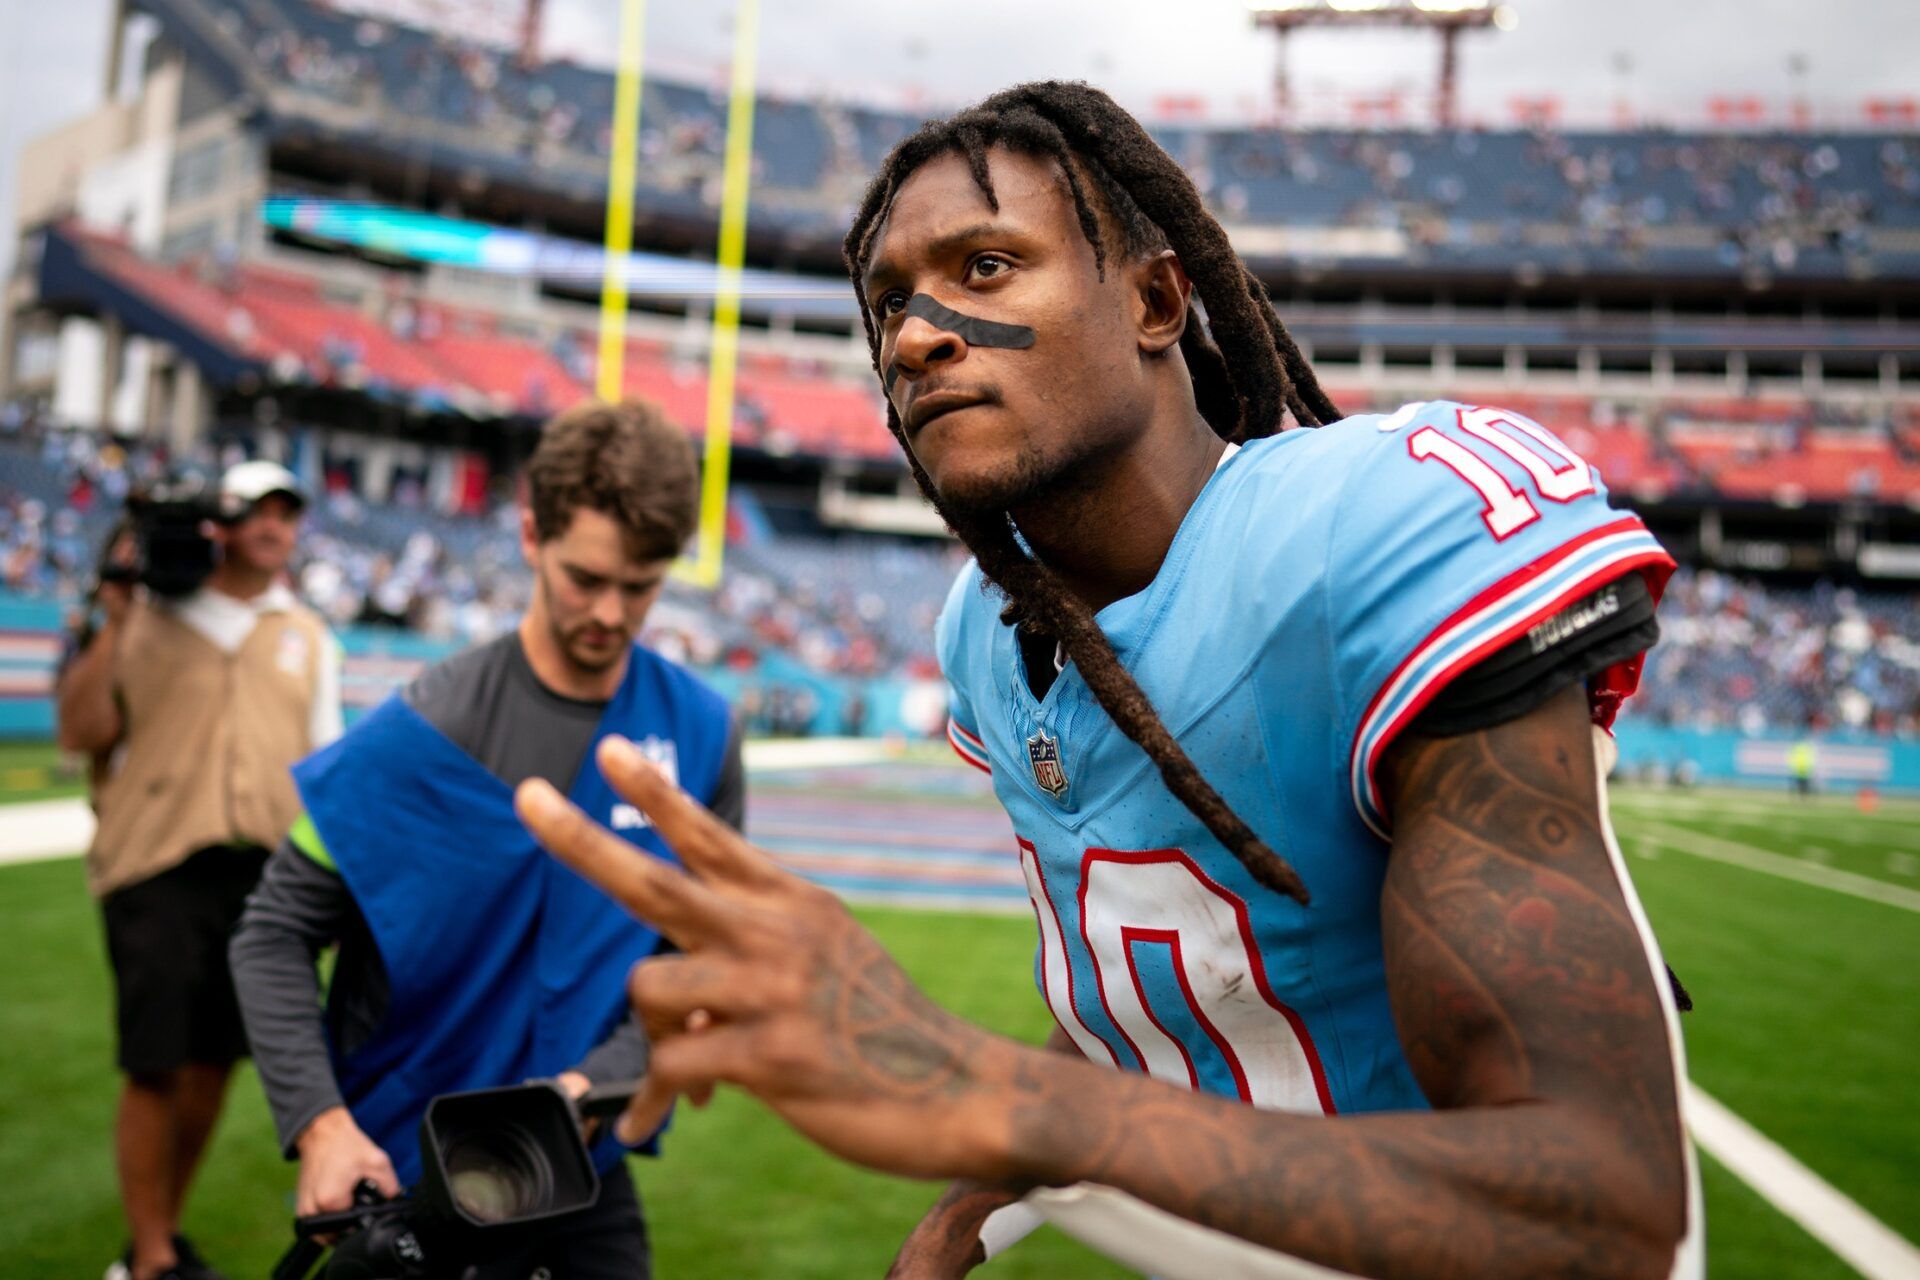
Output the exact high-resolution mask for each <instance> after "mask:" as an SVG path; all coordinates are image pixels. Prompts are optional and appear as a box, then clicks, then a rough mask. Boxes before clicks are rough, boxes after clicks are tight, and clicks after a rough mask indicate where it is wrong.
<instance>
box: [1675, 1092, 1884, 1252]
mask: <svg viewBox="0 0 1920 1280" xmlns="http://www.w3.org/2000/svg"><path fill="white" fill-rule="evenodd" d="M1687 1105H1688V1110H1689V1114H1690V1115H1691V1117H1692V1121H1693V1137H1694V1140H1695V1141H1696V1142H1698V1143H1699V1144H1700V1147H1701V1149H1702V1150H1704V1151H1706V1152H1707V1153H1708V1154H1709V1155H1711V1156H1712V1157H1713V1158H1714V1159H1716V1160H1718V1161H1719V1162H1720V1163H1721V1164H1723V1165H1725V1166H1726V1167H1727V1168H1728V1169H1729V1170H1731V1171H1732V1172H1733V1174H1734V1175H1735V1176H1736V1177H1738V1178H1739V1179H1740V1181H1742V1182H1744V1183H1746V1184H1747V1185H1748V1186H1750V1187H1752V1188H1753V1189H1754V1190H1755V1191H1757V1192H1759V1193H1760V1195H1761V1196H1762V1197H1763V1198H1765V1199H1766V1201H1767V1203H1769V1204H1771V1205H1772V1206H1773V1207H1774V1208H1776V1209H1778V1210H1779V1211H1780V1212H1781V1213H1783V1214H1785V1215H1786V1216H1787V1217H1789V1218H1791V1219H1793V1220H1794V1221H1795V1222H1797V1223H1799V1224H1800V1225H1801V1226H1802V1227H1804V1228H1805V1229H1806V1231H1807V1233H1808V1234H1809V1235H1811V1236H1812V1237H1813V1238H1814V1239H1815V1240H1818V1241H1819V1242H1820V1243H1821V1244H1824V1245H1825V1246H1827V1248H1829V1249H1831V1250H1833V1251H1834V1253H1836V1254H1838V1255H1839V1256H1840V1258H1841V1259H1842V1260H1843V1261H1844V1262H1846V1264H1847V1265H1848V1266H1850V1267H1852V1268H1853V1269H1854V1270H1855V1271H1858V1272H1859V1273H1860V1274H1861V1275H1863V1276H1866V1277H1867V1280H1920V1249H1915V1248H1914V1247H1913V1245H1912V1244H1911V1243H1910V1242H1909V1241H1908V1240H1907V1239H1906V1238H1905V1237H1904V1236H1902V1235H1900V1234H1899V1233H1898V1232H1896V1231H1894V1230H1893V1228H1891V1227H1889V1226H1887V1224H1886V1223H1884V1222H1882V1221H1880V1219H1878V1218H1876V1217H1874V1216H1873V1215H1872V1214H1870V1213H1868V1212H1867V1211H1866V1210H1865V1209H1862V1208H1861V1207H1860V1206H1859V1205H1857V1204H1855V1203H1854V1202H1853V1201H1852V1200H1850V1199H1848V1198H1847V1197H1846V1196H1845V1195H1842V1194H1841V1193H1840V1192H1839V1191H1836V1190H1835V1189H1834V1188H1833V1186H1832V1184H1830V1183H1828V1182H1827V1181H1826V1180H1825V1179H1823V1178H1821V1177H1820V1175H1819V1174H1817V1173H1815V1172H1814V1171H1813V1170H1811V1169H1809V1168H1807V1166H1805V1165H1803V1164H1801V1163H1800V1162H1799V1161H1798V1160H1795V1159H1794V1158H1793V1157H1792V1156H1791V1155H1789V1154H1787V1152H1786V1151H1785V1150H1784V1149H1783V1148H1782V1147H1781V1146H1780V1145H1779V1144H1778V1143H1776V1142H1774V1141H1773V1140H1772V1139H1770V1138H1768V1137H1767V1136H1766V1135H1765V1134H1763V1133H1761V1132H1760V1131H1759V1130H1757V1129H1755V1128H1754V1127H1753V1126H1752V1125H1750V1124H1748V1123H1747V1122H1746V1121H1745V1120H1742V1119H1741V1118H1740V1117H1739V1116H1737V1115H1735V1114H1734V1113H1733V1112H1731V1111H1729V1110H1727V1109H1726V1108H1725V1107H1724V1106H1722V1105H1720V1103H1719V1102H1717V1101H1715V1100H1714V1099H1713V1098H1712V1097H1711V1096H1709V1095H1708V1094H1707V1093H1706V1092H1705V1091H1704V1090H1702V1089H1701V1088H1700V1086H1698V1085H1695V1084H1689V1085H1688V1086H1687Z"/></svg>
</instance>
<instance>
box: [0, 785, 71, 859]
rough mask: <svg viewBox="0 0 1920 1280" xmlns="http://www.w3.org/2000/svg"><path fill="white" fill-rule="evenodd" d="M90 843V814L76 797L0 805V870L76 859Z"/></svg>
mask: <svg viewBox="0 0 1920 1280" xmlns="http://www.w3.org/2000/svg"><path fill="white" fill-rule="evenodd" d="M92 843H93V810H92V809H91V808H89V807H88V805H87V802H86V801H85V800H82V799H80V798H79V797H78V796H69V797H68V798H66V799H64V800H23V801H21V802H20V803H18V804H9V805H0V866H4V865H7V864H10V863H15V862H43V861H46V860H48V859H51V858H77V857H79V856H80V853H81V851H82V850H84V849H85V848H86V847H87V846H88V845H90V844H92Z"/></svg>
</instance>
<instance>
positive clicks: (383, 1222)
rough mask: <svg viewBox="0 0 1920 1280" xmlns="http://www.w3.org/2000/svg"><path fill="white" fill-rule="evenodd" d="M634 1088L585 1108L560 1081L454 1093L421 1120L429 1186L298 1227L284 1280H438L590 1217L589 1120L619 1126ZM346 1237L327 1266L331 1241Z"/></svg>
mask: <svg viewBox="0 0 1920 1280" xmlns="http://www.w3.org/2000/svg"><path fill="white" fill-rule="evenodd" d="M632 1096H633V1090H632V1087H631V1086H606V1087H603V1088H600V1089H594V1090H591V1091H589V1092H588V1093H587V1094H586V1095H585V1096H584V1097H582V1098H581V1099H579V1101H577V1102H576V1101H574V1100H573V1099H571V1098H569V1097H568V1096H567V1095H566V1093H565V1092H563V1091H562V1090H561V1089H560V1087H559V1086H558V1085H556V1084H555V1083H554V1082H553V1081H551V1080H536V1081H532V1082H530V1083H528V1084H523V1085H510V1086H507V1087H505V1088H499V1089H476V1090H474V1091H472V1092H469V1093H445V1094H441V1095H440V1096H439V1097H437V1098H435V1099H433V1100H432V1101H431V1102H429V1103H428V1104H427V1113H426V1115H424V1116H422V1117H421V1120H420V1159H421V1174H420V1181H419V1183H418V1184H417V1185H416V1186H415V1187H414V1188H413V1189H412V1192H411V1194H409V1195H405V1196H401V1197H398V1198H396V1199H392V1200H383V1199H381V1198H380V1195H379V1192H378V1191H376V1190H375V1189H374V1187H373V1184H372V1183H369V1182H362V1183H361V1184H360V1186H359V1187H358V1188H356V1189H355V1192H354V1207H353V1208H351V1209H343V1210H340V1211H338V1212H336V1213H321V1214H314V1215H312V1216H310V1217H305V1218H296V1219H294V1223H293V1232H294V1235H296V1236H297V1237H299V1239H298V1241H297V1242H296V1243H295V1244H294V1246H293V1247H292V1248H291V1249H289V1250H288V1251H287V1252H286V1254H285V1255H284V1256H282V1257H281V1259H280V1261H279V1263H278V1264H277V1265H275V1267H274V1269H273V1280H306V1278H307V1277H308V1276H309V1275H314V1274H315V1272H314V1266H315V1264H316V1263H318V1262H320V1261H321V1259H322V1258H323V1257H325V1258H326V1263H325V1265H324V1266H323V1267H322V1268H321V1269H320V1271H319V1272H318V1273H317V1280H416V1277H418V1278H421V1280H435V1278H438V1277H457V1276H460V1275H461V1274H462V1273H464V1272H465V1270H466V1268H467V1267H468V1266H469V1265H470V1264H472V1263H474V1262H476V1261H483V1260H485V1259H487V1258H489V1257H492V1256H494V1255H496V1254H498V1253H501V1252H503V1251H506V1250H509V1249H512V1248H514V1247H516V1246H517V1245H519V1244H520V1243H522V1242H523V1241H524V1239H525V1237H526V1235H527V1234H528V1232H529V1230H530V1229H532V1228H534V1227H537V1226H539V1225H540V1224H542V1223H545V1222H549V1221H551V1220H553V1219H555V1218H559V1217H563V1216H565V1215H566V1214H569V1213H574V1212H576V1211H578V1210H581V1209H584V1208H587V1207H588V1206H589V1205H591V1204H593V1202H594V1201H595V1200H596V1199H597V1198H598V1197H599V1195H600V1175H599V1174H598V1173H596V1172H595V1171H594V1167H593V1158H592V1156H591V1155H590V1154H589V1153H588V1150H587V1141H586V1138H585V1137H584V1136H583V1134H582V1132H581V1124H582V1122H583V1121H584V1120H586V1119H588V1118H592V1117H596V1116H614V1115H618V1114H619V1113H620V1112H621V1111H622V1110H624V1109H625V1108H626V1104H627V1102H628V1100H629V1099H630V1098H631V1097H632ZM328 1236H333V1237H337V1239H336V1241H335V1243H334V1244H333V1246H332V1254H331V1256H327V1246H326V1245H324V1244H322V1243H321V1239H322V1238H323V1237H328Z"/></svg>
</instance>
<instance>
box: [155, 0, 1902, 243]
mask: <svg viewBox="0 0 1920 1280" xmlns="http://www.w3.org/2000/svg"><path fill="white" fill-rule="evenodd" d="M171 2H172V3H174V4H179V5H183V6H187V7H194V8H199V9H201V10H202V11H204V12H205V13H207V14H209V15H211V16H212V18H213V20H214V22H215V23H216V24H217V25H218V26H220V27H221V28H223V29H224V30H225V32H226V33H227V34H228V35H229V36H230V37H231V38H232V41H233V46H234V48H235V49H236V50H238V51H242V52H241V54H240V56H241V57H242V58H243V59H244V60H247V61H250V62H251V64H252V65H253V67H255V68H256V69H258V70H260V71H263V72H264V73H265V74H266V76H267V77H269V78H270V79H271V80H272V81H274V82H276V83H282V84H289V85H292V86H295V87H297V88H298V89H299V90H301V91H304V92H307V93H310V94H313V95H316V96H318V97H322V98H325V99H327V100H329V101H330V102H332V103H335V104H343V105H347V106H352V107H359V108H363V109H365V110H367V111H369V112H375V113H380V114H382V115H383V116H384V117H386V118H410V119H416V120H420V121H423V122H432V123H433V124H434V125H436V126H444V127H445V128H446V129H447V130H451V131H452V132H453V133H456V134H458V135H460V136H461V138H463V139H465V141H464V142H463V143H462V145H470V146H478V147H481V148H483V149H485V150H488V151H491V152H496V153H501V154H502V155H504V157H505V158H506V159H507V160H508V161H509V162H510V163H514V164H521V165H525V164H528V163H530V162H536V161H541V160H545V159H548V158H551V157H553V156H556V155H573V156H576V157H579V158H581V159H583V160H584V159H589V158H591V159H594V160H598V159H600V158H601V157H604V156H605V155H606V154H607V151H608V149H609V147H610V145H611V136H610V131H609V126H608V124H607V121H608V120H609V119H610V110H611V104H612V98H613V82H612V77H611V76H610V75H608V74H607V73H605V72H604V71H600V70H597V69H592V68H588V67H584V66H581V65H578V64H575V63H572V62H568V61H563V60H550V61H543V62H538V63H534V64H531V65H528V64H524V63H523V62H522V61H521V60H519V59H518V58H517V57H515V56H514V55H513V54H511V53H509V52H506V51H504V50H502V49H499V48H496V47H491V46H489V45H488V44H486V43H484V42H482V41H481V40H478V39H462V38H461V37H459V36H457V35H453V34H450V33H428V32H426V31H423V30H420V29H416V28H412V27H408V26H405V25H401V24H397V23H393V22H388V21H383V20H381V19H378V18H373V17H368V16H365V15H359V14H354V13H351V12H347V11H345V10H340V9H336V8H334V7H332V6H327V5H321V4H314V3H308V0H270V2H268V0H255V2H250V3H243V2H242V0H171ZM645 94H646V104H645V107H644V109H643V112H642V116H641V120H642V131H641V139H640V150H641V155H642V159H643V161H644V162H645V163H643V165H642V174H643V185H647V186H651V187H652V188H654V189H655V190H657V191H659V192H661V193H662V195H665V196H672V197H676V198H677V197H691V198H693V199H695V200H697V201H699V202H701V203H703V204H707V205H713V204H716V203H717V201H718V195H719V164H720V154H721V148H722V141H723V138H724V133H725V127H724V119H725V100H724V94H723V93H722V92H721V91H720V90H719V89H718V88H717V87H715V88H707V87H701V86H696V85H692V84H686V83H677V82H675V81H673V80H671V79H669V78H658V79H650V80H649V81H648V82H647V85H646V88H645ZM917 123H918V119H917V116H916V115H915V113H913V112H910V111H905V110H885V109H879V108H875V107H872V106H867V105H862V104H858V103H853V102H848V101H845V100H842V99H838V98H836V97H834V96H831V95H821V96H817V97H812V98H806V99H783V98H776V97H771V96H769V97H764V98H763V99H762V100H761V102H760V104H759V106H758V108H757V111H756V129H755V178H754V181H755V186H756V188H757V189H760V190H765V191H768V192H770V193H777V194H770V196H769V198H770V199H771V200H773V201H774V202H775V203H776V205H778V206H779V208H778V209H776V210H775V212H777V213H778V214H779V215H780V216H782V217H784V218H789V219H793V220H798V221H802V222H805V221H811V220H814V219H820V218H843V217H844V215H845V214H846V213H847V212H848V207H849V205H850V203H851V202H853V201H855V200H857V198H858V195H859V192H860V190H861V187H862V185H863V183H864V179H865V176H866V175H867V174H870V173H871V172H872V171H873V169H874V168H875V166H876V165H877V164H878V162H879V160H880V158H881V157H882V156H883V155H884V154H885V153H886V151H887V150H888V148H890V147H891V146H892V145H893V143H894V142H896V141H898V140H899V138H900V137H902V136H904V134H905V133H907V132H908V131H910V130H911V129H912V128H913V127H914V126H915V125H916V124H917ZM1154 132H1155V134H1156V136H1157V137H1158V138H1159V140H1160V141H1161V142H1162V143H1163V145H1165V146H1166V147H1167V149H1168V150H1169V151H1170V152H1171V153H1172V154H1174V155H1175V156H1176V157H1178V158H1179V159H1180V160H1181V161H1182V163H1183V164H1184V165H1185V166H1186V167H1187V169H1188V170H1189V172H1191V173H1192V174H1193V175H1194V177H1195V180H1196V182H1197V184H1198V185H1199V187H1200V189H1201V192H1202V194H1203V196H1204V197H1205V199H1206V200H1207V202H1208V204H1209V205H1210V206H1211V207H1212V209H1213V210H1214V212H1215V213H1217V214H1218V215H1219V216H1221V217H1222V218H1224V219H1225V220H1227V221H1228V222H1242V223H1244V222H1255V223H1260V222H1279V221H1284V222H1286V223H1289V224H1292V225H1308V226H1339V227H1346V228H1352V227H1374V228H1382V229H1388V230H1392V231H1395V232H1398V233H1400V234H1401V235H1402V236H1403V237H1404V238H1405V240H1406V241H1407V243H1409V244H1410V245H1413V246H1416V247H1419V248H1421V249H1425V250H1429V251H1447V252H1456V253H1478V252H1487V251H1493V252H1499V251H1512V250H1531V249H1546V248H1549V247H1552V246H1565V245H1568V244H1569V243H1571V244H1574V245H1577V246H1581V247H1585V248H1589V249H1595V250H1603V251H1609V252H1618V253H1622V254H1627V255H1635V254H1639V253H1642V252H1643V251H1646V250H1649V249H1659V250H1660V251H1662V252H1665V253H1676V252H1683V253H1687V254H1692V255H1699V256H1703V257H1705V258H1710V259H1714V260H1717V262H1718V263H1719V265H1720V266H1722V267H1726V268H1747V267H1766V268H1771V269H1774V270H1791V269H1793V268H1794V267H1795V266H1796V264H1798V263H1800V262H1801V260H1802V259H1817V260H1819V261H1820V262H1822V263H1824V264H1826V265H1828V266H1836V267H1837V266H1840V265H1842V264H1854V265H1861V264H1864V263H1866V262H1868V261H1871V260H1872V259H1873V258H1874V255H1875V248H1874V246H1873V245H1872V244H1871V243H1870V242H1869V233H1870V232H1872V231H1874V230H1876V229H1880V228H1892V229H1899V228H1911V227H1914V226H1917V225H1920V146H1916V145H1915V143H1914V141H1913V140H1912V139H1911V138H1909V137H1903V136H1901V135H1899V134H1897V133H1881V134H1877V135H1870V134H1859V133H1839V132H1827V133H1820V132H1814V131H1808V130H1795V131H1779V132H1761V131H1750V132H1738V133H1735V132H1721V133H1712V134H1704V133H1703V134H1680V133H1672V132H1666V131H1660V130H1651V129H1647V130H1631V131H1628V130H1613V131H1578V130H1571V129H1561V128H1559V127H1557V126H1556V125H1555V124H1553V123H1552V122H1551V119H1550V118H1549V117H1548V116H1545V115H1542V114H1541V113H1533V114H1532V115H1531V117H1530V120H1529V124H1528V126H1527V127H1526V128H1524V129H1515V128H1509V129H1505V130H1499V131H1493V130H1486V129H1480V128H1463V129H1455V130H1444V131H1434V132H1427V131H1415V130H1410V129H1404V128H1399V127H1389V128H1385V129H1379V128H1365V129H1319V128H1316V129H1287V130H1281V129H1272V128H1262V127H1248V126H1244V125H1241V126H1228V125H1221V126H1217V127H1216V126H1208V125H1201V124H1189V123H1167V124H1162V125H1159V126H1156V127H1155V129H1154ZM529 176H530V177H531V175H529ZM1541 226H1551V227H1552V228H1554V234H1552V235H1549V236H1546V237H1544V238H1541V237H1538V236H1536V235H1535V234H1534V228H1536V227H1541ZM1569 231H1571V233H1572V237H1573V238H1572V240H1571V241H1569V240H1568V238H1567V235H1566V233H1567V232H1569ZM1669 233H1671V234H1669Z"/></svg>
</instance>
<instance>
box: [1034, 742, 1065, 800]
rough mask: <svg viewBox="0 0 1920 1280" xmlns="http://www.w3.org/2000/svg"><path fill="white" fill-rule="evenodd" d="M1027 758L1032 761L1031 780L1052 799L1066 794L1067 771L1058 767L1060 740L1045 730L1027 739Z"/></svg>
mask: <svg viewBox="0 0 1920 1280" xmlns="http://www.w3.org/2000/svg"><path fill="white" fill-rule="evenodd" d="M1027 758H1028V759H1029V760H1031V761H1033V780H1034V781H1035V782H1037V783H1039V784H1040V786H1041V788H1042V789H1043V790H1045V791H1046V792H1047V793H1048V794H1049V795H1051V796H1052V797H1053V798H1054V799H1056V800H1058V799H1059V798H1060V797H1061V796H1063V795H1065V794H1067V771H1066V770H1065V769H1062V768H1061V767H1060V740H1059V739H1058V738H1055V737H1053V736H1052V735H1051V734H1049V733H1048V732H1047V731H1046V730H1045V729H1042V730H1041V731H1040V732H1039V733H1036V734H1034V735H1033V736H1032V737H1031V738H1028V739H1027Z"/></svg>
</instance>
